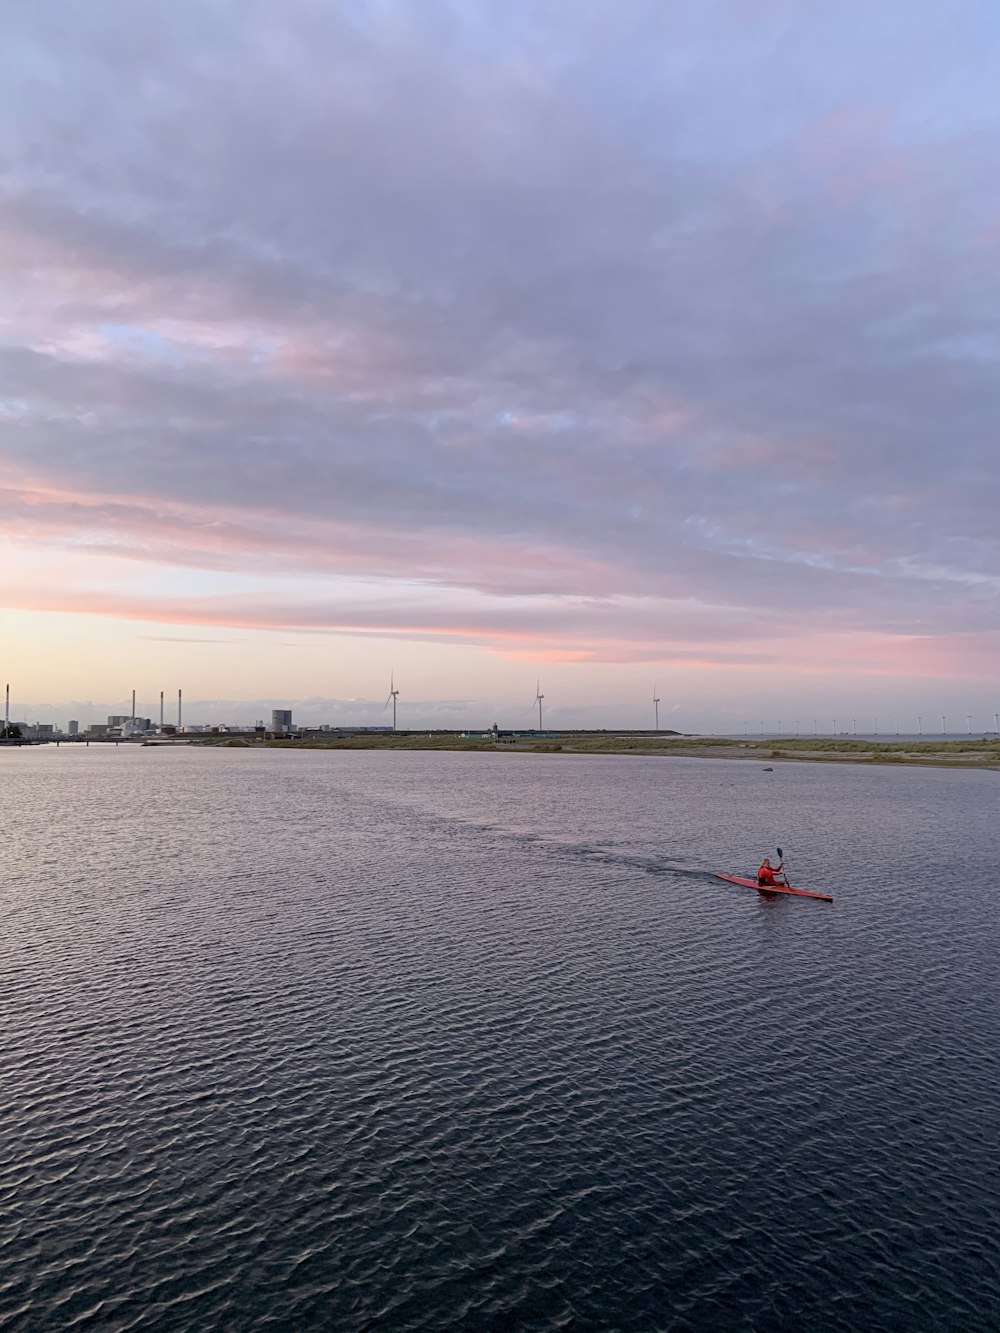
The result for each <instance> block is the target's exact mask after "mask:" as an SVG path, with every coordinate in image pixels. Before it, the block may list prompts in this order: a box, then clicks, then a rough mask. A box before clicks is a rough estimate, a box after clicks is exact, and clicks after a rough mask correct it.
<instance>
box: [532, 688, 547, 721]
mask: <svg viewBox="0 0 1000 1333" xmlns="http://www.w3.org/2000/svg"><path fill="white" fill-rule="evenodd" d="M540 687H541V681H538V680H536V681H535V700H534V701H535V703H536V704H537V705H538V730H539V731H541V729H542V700H543V699H544V698H545V695H544V694H542V692H541V688H540Z"/></svg>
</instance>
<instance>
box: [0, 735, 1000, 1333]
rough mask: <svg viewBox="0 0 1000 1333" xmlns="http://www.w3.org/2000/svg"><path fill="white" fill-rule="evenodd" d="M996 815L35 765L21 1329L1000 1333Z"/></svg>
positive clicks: (960, 777) (17, 839)
mask: <svg viewBox="0 0 1000 1333" xmlns="http://www.w3.org/2000/svg"><path fill="white" fill-rule="evenodd" d="M998 784H1000V777H998V775H996V774H968V773H951V772H947V771H943V770H936V769H928V770H918V769H903V770H888V771H887V770H885V769H878V770H868V769H865V768H861V767H840V766H832V765H831V766H825V765H824V766H821V765H816V766H801V765H792V764H781V763H775V764H774V772H773V773H771V774H765V773H763V772H762V766H761V765H760V764H757V763H755V762H746V763H726V762H724V761H714V760H691V761H684V760H650V759H638V758H628V759H616V758H607V759H597V758H582V757H581V758H574V757H572V756H556V755H554V756H524V755H502V754H501V755H495V756H494V755H484V756H460V755H433V754H401V755H395V756H392V755H380V754H377V753H374V752H356V753H340V754H322V753H315V752H314V753H300V754H294V753H292V754H289V753H287V752H266V753H259V754H256V753H253V752H249V751H238V750H233V751H219V752H206V753H199V752H192V751H188V750H181V749H179V750H172V751H171V750H156V749H152V750H151V749H138V750H134V749H129V750H125V749H124V748H123V749H120V750H114V751H110V750H105V751H101V750H98V749H95V748H91V749H90V750H76V751H72V750H67V749H65V748H63V749H60V750H55V749H51V748H50V749H41V750H20V751H15V752H13V753H11V752H5V753H0V818H2V827H3V828H4V830H5V834H6V839H5V842H6V848H5V857H4V872H3V880H2V893H0V920H2V930H3V936H2V938H3V951H4V965H3V971H2V981H0V987H2V989H0V995H2V1006H3V1026H2V1035H0V1079H2V1089H3V1097H2V1103H0V1131H2V1132H0V1203H2V1208H0V1257H2V1261H3V1262H2V1264H0V1326H2V1327H4V1328H8V1327H9V1328H12V1329H26V1330H28V1329H30V1330H34V1329H39V1328H70V1327H73V1328H95V1329H97V1328H100V1329H126V1328H148V1329H152V1328H170V1329H173V1328H176V1329H199V1330H200V1329H212V1328H227V1329H258V1328H260V1329H263V1328H267V1327H270V1328H289V1329H338V1330H340V1329H379V1330H382V1329H385V1330H408V1329H428V1330H441V1329H467V1330H481V1329H498V1330H499V1329H553V1328H567V1329H568V1328H573V1329H591V1328H594V1329H597V1328H607V1329H623V1330H631V1329H635V1330H649V1329H678V1330H679V1329H695V1328H699V1329H705V1328H711V1329H761V1330H769V1329H796V1330H814V1329H815V1330H831V1329H832V1330H836V1329H844V1330H848V1329H850V1330H855V1329H859V1328H866V1329H868V1328H871V1329H875V1328H878V1329H941V1330H945V1329H947V1330H955V1329H962V1330H977V1329H990V1330H993V1329H996V1328H998V1327H1000V1249H998V1241H997V1237H998V1230H1000V1204H998V1192H997V1180H998V1178H1000V1177H998V1167H1000V1160H998V1157H1000V1154H998V1149H997V1146H996V1144H997V1129H998V1126H1000V1092H998V1073H1000V1055H998V1051H1000V1043H998V1035H1000V1023H998V1008H1000V1004H998V999H997V987H996V979H995V973H996V957H997V944H998V940H1000V923H998V916H1000V913H998V908H997V898H996V894H997V887H998V885H997V866H998V864H1000V834H998V831H997V822H998V821H997V815H998V793H1000V785H998ZM777 843H781V844H782V845H783V846H784V848H785V850H786V853H787V854H788V858H789V863H790V867H791V871H792V874H793V878H795V879H797V880H798V881H800V882H801V883H802V884H804V885H806V886H808V887H814V888H820V889H827V890H829V891H831V892H833V893H834V895H835V902H834V903H833V904H832V905H827V904H823V903H814V902H807V901H798V900H790V899H771V900H766V899H763V898H762V897H761V896H760V895H758V894H756V893H754V892H751V891H747V890H743V889H740V888H736V887H733V886H729V885H726V884H722V883H720V882H718V881H713V880H712V879H711V878H710V877H709V876H708V874H707V872H708V871H709V870H711V869H724V870H731V871H735V872H737V873H739V872H741V871H743V872H745V871H746V870H750V869H752V868H753V867H754V865H755V864H756V860H757V858H758V856H760V855H761V854H763V853H765V852H769V851H771V850H773V848H774V846H775V845H776V844H777Z"/></svg>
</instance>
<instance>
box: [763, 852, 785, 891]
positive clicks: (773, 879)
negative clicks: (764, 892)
mask: <svg viewBox="0 0 1000 1333" xmlns="http://www.w3.org/2000/svg"><path fill="white" fill-rule="evenodd" d="M784 864H785V863H784V861H779V862H778V864H777V865H776V866H773V865H772V864H771V861H770V858H769V857H767V856H765V857H764V859H763V861H762V862H761V863H760V868H759V869H758V871H757V884H758V887H760V888H762V889H766V888H767V886H768V885H769V884H785V885H787V883H788V881H787V879H785V877H784V875H781V870H782V867H783V866H784ZM779 875H781V878H780V879H779V878H778V876H779Z"/></svg>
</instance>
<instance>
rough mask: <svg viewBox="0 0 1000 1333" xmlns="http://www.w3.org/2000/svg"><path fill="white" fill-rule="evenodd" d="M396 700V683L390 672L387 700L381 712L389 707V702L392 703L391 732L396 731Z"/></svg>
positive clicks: (397, 694)
mask: <svg viewBox="0 0 1000 1333" xmlns="http://www.w3.org/2000/svg"><path fill="white" fill-rule="evenodd" d="M398 698H399V690H397V689H396V681H395V677H394V674H393V672H391V671H390V672H389V698H388V699H386V701H385V708H383V709H382V712H383V713H384V712H385V710H386V708H388V707H389V703H390V701H391V703H392V729H393V731H395V730H396V700H397V699H398Z"/></svg>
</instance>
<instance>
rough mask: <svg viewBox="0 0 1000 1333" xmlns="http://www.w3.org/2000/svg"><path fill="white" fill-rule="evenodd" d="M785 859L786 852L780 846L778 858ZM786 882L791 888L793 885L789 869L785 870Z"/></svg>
mask: <svg viewBox="0 0 1000 1333" xmlns="http://www.w3.org/2000/svg"><path fill="white" fill-rule="evenodd" d="M784 859H785V853H784V852H783V851H782V850H781V848H780V847H779V848H778V860H779V861H784ZM785 883H786V884H787V885H788V887H789V888H791V887H792V881H791V880H790V879H789V878H788V871H787V870H786V871H785Z"/></svg>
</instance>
